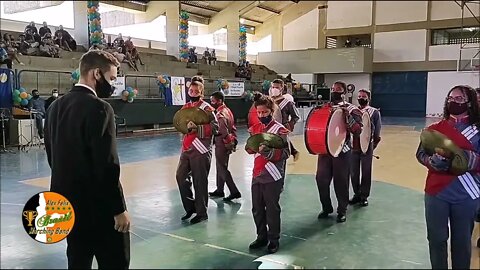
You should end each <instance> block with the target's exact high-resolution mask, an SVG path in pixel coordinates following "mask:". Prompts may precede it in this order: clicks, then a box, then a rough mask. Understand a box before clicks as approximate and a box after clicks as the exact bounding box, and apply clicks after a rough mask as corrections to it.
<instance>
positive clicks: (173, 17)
mask: <svg viewBox="0 0 480 270" xmlns="http://www.w3.org/2000/svg"><path fill="white" fill-rule="evenodd" d="M165 3H168V4H166V6H165V9H166V16H167V55H173V56H175V57H177V58H178V57H179V54H180V50H179V47H178V46H179V44H180V42H179V37H178V34H179V31H178V25H179V20H180V19H179V16H180V2H179V1H172V2H165Z"/></svg>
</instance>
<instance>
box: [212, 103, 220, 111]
mask: <svg viewBox="0 0 480 270" xmlns="http://www.w3.org/2000/svg"><path fill="white" fill-rule="evenodd" d="M212 107H213V108H215V110H216V109H218V107H220V104H218V103H212Z"/></svg>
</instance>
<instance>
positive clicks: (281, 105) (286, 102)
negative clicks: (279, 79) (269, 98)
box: [278, 99, 288, 110]
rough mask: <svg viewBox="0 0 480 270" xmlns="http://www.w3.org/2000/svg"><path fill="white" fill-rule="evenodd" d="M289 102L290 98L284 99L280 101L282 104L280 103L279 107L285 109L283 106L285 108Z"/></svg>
mask: <svg viewBox="0 0 480 270" xmlns="http://www.w3.org/2000/svg"><path fill="white" fill-rule="evenodd" d="M287 104H288V100H287V99H283V100H282V102H280V104H278V107H280V110H283V108H285V106H287Z"/></svg>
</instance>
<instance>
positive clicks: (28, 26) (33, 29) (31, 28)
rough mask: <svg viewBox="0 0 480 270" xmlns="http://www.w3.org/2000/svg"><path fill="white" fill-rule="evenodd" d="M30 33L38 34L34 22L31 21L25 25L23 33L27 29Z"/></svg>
mask: <svg viewBox="0 0 480 270" xmlns="http://www.w3.org/2000/svg"><path fill="white" fill-rule="evenodd" d="M29 30H30V32H31V33H32V35H35V34H38V30H37V27H36V26H35V22H34V21H31V22H30V23H29V24H28V25H27V26H25V31H23V32H24V33H27V31H29Z"/></svg>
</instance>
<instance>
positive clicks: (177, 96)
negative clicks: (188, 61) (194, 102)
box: [170, 77, 186, 105]
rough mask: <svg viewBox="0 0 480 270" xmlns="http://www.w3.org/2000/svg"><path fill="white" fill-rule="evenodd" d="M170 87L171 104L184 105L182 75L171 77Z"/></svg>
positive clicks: (184, 96) (183, 79)
mask: <svg viewBox="0 0 480 270" xmlns="http://www.w3.org/2000/svg"><path fill="white" fill-rule="evenodd" d="M170 87H171V91H172V104H173V105H185V103H186V95H185V78H184V77H172V79H171V81H170Z"/></svg>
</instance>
